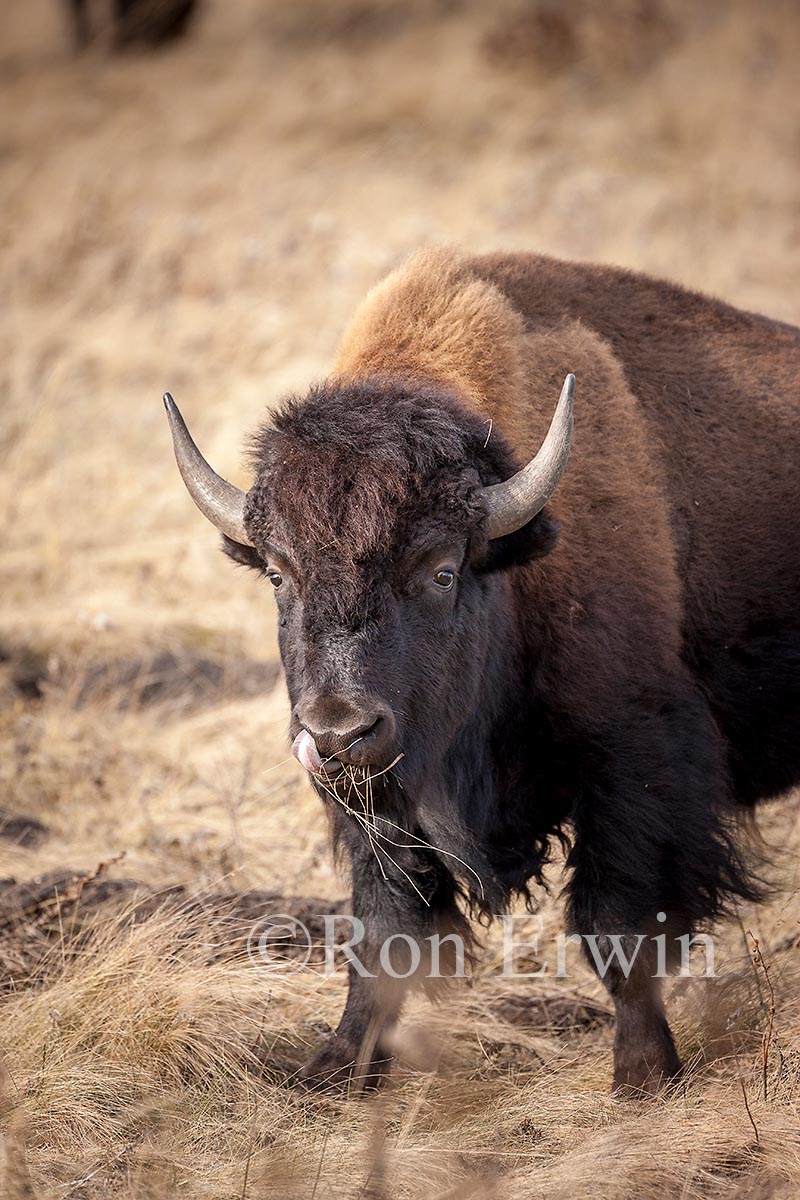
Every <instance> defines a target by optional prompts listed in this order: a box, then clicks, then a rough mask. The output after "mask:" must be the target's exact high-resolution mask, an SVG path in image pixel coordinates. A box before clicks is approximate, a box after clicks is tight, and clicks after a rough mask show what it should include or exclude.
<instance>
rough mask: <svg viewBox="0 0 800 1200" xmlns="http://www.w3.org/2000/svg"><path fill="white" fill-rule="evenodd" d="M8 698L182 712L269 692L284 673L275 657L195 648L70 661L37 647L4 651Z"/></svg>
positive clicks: (0, 663) (0, 655) (0, 658)
mask: <svg viewBox="0 0 800 1200" xmlns="http://www.w3.org/2000/svg"><path fill="white" fill-rule="evenodd" d="M0 666H2V669H3V672H4V684H5V687H4V688H3V687H2V685H0V692H2V691H5V695H6V700H7V701H10V700H13V699H15V698H17V699H22V700H25V701H35V700H40V699H41V698H42V697H43V696H44V694H45V693H46V692H51V693H56V694H61V695H62V696H64V697H65V698H67V699H68V700H69V702H70V703H71V704H73V705H74V706H75V707H77V708H81V707H83V706H85V705H87V704H108V705H111V706H112V707H114V708H115V709H117V710H118V711H130V710H138V709H145V708H151V707H154V706H156V705H163V706H168V707H169V708H170V709H173V710H179V711H181V712H183V711H186V710H187V709H191V708H203V707H209V706H211V705H215V704H220V703H222V702H224V701H225V700H234V699H250V698H252V697H255V696H261V695H264V694H266V693H269V692H270V691H271V690H272V688H273V687H274V686H275V683H276V681H277V679H278V676H279V674H280V667H279V666H278V664H277V663H276V662H259V661H257V660H255V659H250V658H245V657H242V656H225V655H223V654H218V655H214V654H210V653H201V652H198V651H196V650H191V649H178V650H157V651H150V652H145V653H143V654H139V655H121V656H119V657H113V658H109V659H106V660H102V661H98V660H91V661H89V662H88V663H87V662H85V661H84V662H83V663H80V662H75V661H72V662H69V661H66V660H65V659H64V658H63V657H62V656H60V655H59V654H57V653H54V652H50V651H49V650H46V649H39V648H36V647H34V646H5V647H4V648H3V649H2V650H0Z"/></svg>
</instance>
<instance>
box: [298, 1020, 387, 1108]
mask: <svg viewBox="0 0 800 1200" xmlns="http://www.w3.org/2000/svg"><path fill="white" fill-rule="evenodd" d="M391 1064H392V1056H391V1055H390V1054H388V1053H386V1052H384V1051H383V1050H382V1049H381V1047H380V1046H376V1048H375V1049H374V1051H373V1053H372V1055H371V1056H370V1058H369V1059H368V1060H366V1061H365V1060H364V1056H363V1055H362V1054H361V1053H360V1048H359V1047H358V1046H354V1045H353V1043H352V1042H350V1041H349V1040H347V1039H343V1038H339V1037H337V1035H336V1034H334V1035H333V1037H331V1038H330V1039H329V1040H328V1041H327V1042H326V1043H325V1045H324V1046H322V1047H321V1049H319V1050H318V1051H317V1053H316V1054H315V1055H314V1057H313V1058H312V1059H311V1060H310V1061H309V1062H307V1063H306V1065H305V1066H304V1067H301V1069H300V1070H299V1071H298V1073H297V1076H296V1078H297V1082H298V1084H299V1085H300V1086H301V1087H304V1088H308V1089H310V1090H312V1091H316V1092H340V1093H341V1092H344V1093H347V1094H350V1095H355V1094H358V1093H359V1092H363V1091H375V1089H376V1088H378V1087H380V1086H381V1084H382V1083H383V1081H384V1080H385V1079H386V1076H387V1075H388V1073H389V1069H390V1067H391Z"/></svg>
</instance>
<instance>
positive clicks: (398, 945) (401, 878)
mask: <svg viewBox="0 0 800 1200" xmlns="http://www.w3.org/2000/svg"><path fill="white" fill-rule="evenodd" d="M337 816H338V814H337ZM337 837H338V838H339V840H341V841H342V842H343V843H344V844H345V845H346V846H347V849H348V850H349V852H350V861H351V869H352V883H353V900H352V915H353V917H354V918H356V920H357V922H358V923H359V927H363V930H364V936H363V939H362V940H361V941H359V942H358V944H354V945H353V947H352V949H353V953H354V954H355V955H356V957H357V959H358V966H356V965H354V964H353V962H352V960H351V962H350V966H349V985H348V996H347V1003H346V1005H345V1008H344V1012H343V1014H342V1018H341V1020H340V1022H339V1025H338V1027H337V1029H336V1031H335V1032H334V1033H333V1034H332V1035H331V1036H330V1038H329V1039H328V1041H327V1042H326V1043H325V1044H324V1045H323V1046H322V1047H321V1048H320V1050H318V1052H317V1053H316V1054H315V1055H314V1057H313V1058H312V1059H311V1061H310V1062H308V1063H307V1064H306V1065H305V1066H304V1067H303V1068H302V1070H301V1071H300V1073H299V1076H298V1078H299V1080H300V1082H301V1083H303V1084H304V1085H305V1086H307V1087H313V1088H319V1089H325V1090H327V1089H337V1090H341V1089H342V1088H349V1089H350V1090H356V1091H357V1090H359V1089H361V1088H364V1087H375V1086H377V1085H378V1084H379V1083H380V1081H381V1080H382V1078H383V1077H384V1076H385V1075H386V1073H387V1072H388V1070H389V1068H390V1066H391V1061H392V1053H391V1050H390V1049H389V1047H388V1046H387V1042H386V1039H387V1035H388V1034H389V1033H390V1031H391V1029H392V1027H393V1026H394V1025H395V1023H396V1021H397V1019H398V1017H399V1015H400V1011H401V1009H402V1006H403V1002H404V999H405V997H406V995H407V994H408V991H409V989H410V988H412V987H418V988H422V989H424V990H425V991H428V992H433V991H435V990H436V984H437V980H438V981H440V980H441V977H442V976H448V975H452V974H454V973H456V971H457V967H458V959H457V958H456V957H454V953H455V947H456V946H457V945H458V941H457V939H459V938H461V939H462V944H466V942H467V939H468V937H469V933H468V925H467V922H466V921H465V919H464V917H463V916H462V914H461V913H460V912H459V910H458V908H457V906H456V902H455V900H456V897H455V884H454V882H453V880H452V877H451V876H450V875H449V874H448V873H447V872H446V871H445V870H444V868H442V867H441V865H440V864H439V862H438V860H436V859H435V858H434V857H433V856H432V855H429V854H427V853H426V852H423V851H420V850H413V851H412V850H409V849H408V848H405V849H404V848H402V847H401V848H398V847H396V846H393V847H392V859H389V858H388V857H386V858H381V861H380V862H379V861H378V858H377V857H376V852H375V850H374V849H373V847H372V846H370V845H369V844H368V842H367V841H366V838H365V836H364V833H363V830H362V829H361V827H360V826H356V827H355V828H354V827H353V825H352V824H349V823H347V824H344V826H343V828H341V829H340V830H338V831H337ZM423 897H424V899H423ZM437 933H438V934H440V935H441V936H442V938H443V939H444V938H445V937H446V936H447V935H454V938H452V939H451V940H450V942H448V943H446V944H445V945H443V946H442V951H441V960H440V961H438V960H437V961H436V963H435V964H434V965H435V978H432V977H431V960H430V950H431V947H430V942H429V938H430V937H431V936H432V935H433V934H437ZM412 942H413V943H414V945H415V946H416V947H418V950H419V956H418V958H417V954H416V951H414V950H413V949H412V948H411V945H410V943H412ZM382 952H383V953H382ZM448 952H449V953H450V957H448ZM412 960H413V961H412ZM387 964H388V966H389V967H390V968H391V970H390V971H387V969H386V967H387ZM412 967H413V969H412Z"/></svg>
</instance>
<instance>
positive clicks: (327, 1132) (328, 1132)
mask: <svg viewBox="0 0 800 1200" xmlns="http://www.w3.org/2000/svg"><path fill="white" fill-rule="evenodd" d="M330 1136H331V1127H330V1125H329V1126H328V1128H327V1129H326V1130H325V1138H324V1140H323V1143H322V1153H321V1154H320V1156H319V1165H318V1167H317V1177H316V1179H315V1180H314V1190H313V1191H312V1193H311V1200H314V1197H315V1196H316V1194H317V1188H318V1187H319V1181H320V1177H321V1175H322V1164H323V1163H324V1162H325V1151H326V1150H327V1149H328V1138H329V1137H330Z"/></svg>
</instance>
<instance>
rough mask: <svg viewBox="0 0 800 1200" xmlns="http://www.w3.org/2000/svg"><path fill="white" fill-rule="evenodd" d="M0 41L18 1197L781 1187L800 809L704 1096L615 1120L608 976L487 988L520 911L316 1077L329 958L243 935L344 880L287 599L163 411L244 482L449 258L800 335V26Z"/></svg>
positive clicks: (41, 9) (751, 11)
mask: <svg viewBox="0 0 800 1200" xmlns="http://www.w3.org/2000/svg"><path fill="white" fill-rule="evenodd" d="M0 22H2V47H1V48H0V89H1V90H0V112H1V113H2V117H0V123H1V124H0V139H1V142H2V174H0V196H1V197H2V213H3V225H2V231H0V238H1V239H2V258H3V273H2V276H3V293H2V294H3V302H2V311H1V312H0V388H1V389H2V392H1V394H2V434H1V436H2V444H3V447H4V459H3V471H2V475H0V504H1V505H2V508H3V510H4V519H3V546H2V561H1V562H0V573H1V574H0V578H1V579H2V587H1V591H0V637H1V638H2V643H1V645H0V652H1V655H2V662H0V789H2V790H1V791H0V808H1V809H2V810H3V811H4V817H3V821H2V822H0V860H1V861H0V876H4V877H5V879H4V881H3V883H2V902H1V903H0V964H2V974H3V979H2V986H1V990H0V1043H1V1044H2V1097H1V1098H0V1107H1V1108H2V1120H3V1124H4V1126H5V1130H6V1140H5V1152H4V1154H5V1157H4V1167H3V1171H4V1174H3V1176H2V1189H3V1190H2V1195H4V1196H8V1197H9V1198H11V1200H23V1198H24V1200H33V1198H38V1200H57V1198H58V1200H60V1198H66V1197H74V1198H82V1200H94V1198H95V1197H101V1196H110V1195H114V1196H121V1197H137V1198H141V1200H145V1198H147V1200H149V1198H156V1197H171V1196H188V1197H192V1198H195V1197H196V1198H198V1200H200V1198H206V1197H208V1198H211V1197H214V1198H217V1200H222V1198H223V1197H225V1198H234V1197H239V1198H245V1197H249V1198H250V1200H256V1198H257V1197H268V1196H276V1197H308V1198H309V1200H311V1198H312V1197H316V1198H317V1200H323V1198H325V1197H348V1198H351V1200H356V1198H358V1197H363V1198H366V1197H372V1198H373V1200H375V1198H378V1197H381V1198H384V1197H385V1198H388V1197H392V1198H395V1197H397V1198H402V1197H415V1198H417V1197H418V1198H421V1200H435V1198H438V1200H444V1197H467V1196H472V1197H483V1198H488V1197H497V1198H500V1197H502V1198H508V1200H515V1198H519V1200H522V1198H527V1197H533V1196H536V1197H547V1198H548V1200H550V1198H555V1197H559V1198H560V1197H563V1198H564V1200H567V1198H569V1200H572V1198H579V1200H580V1198H584V1197H587V1198H588V1197H590V1196H591V1197H602V1198H605V1200H618V1198H619V1200H621V1198H622V1197H653V1198H655V1197H675V1198H676V1200H677V1198H678V1197H680V1198H681V1200H688V1198H694V1197H701V1196H702V1197H706V1196H708V1197H710V1196H725V1197H773V1196H774V1197H786V1198H788V1197H793V1196H796V1195H797V1194H798V1190H800V1119H798V1104H799V1103H800V1018H799V1017H798V1007H799V1002H800V968H799V966H798V963H799V958H798V938H799V937H800V896H799V894H798V886H799V885H798V871H797V861H798V859H797V852H798V849H800V827H799V826H798V820H797V804H796V797H795V798H794V800H792V799H791V798H790V799H789V800H788V801H783V802H781V803H779V804H774V805H771V806H769V808H768V809H767V810H766V811H765V812H764V814H763V818H762V827H763V829H764V832H765V836H766V837H767V839H768V840H769V841H770V842H772V843H773V844H775V845H776V846H779V847H781V848H783V849H784V850H785V851H786V853H785V854H784V855H783V857H782V858H781V860H780V864H779V867H778V869H777V875H778V878H779V880H780V886H779V888H778V891H777V893H776V895H775V898H774V899H773V901H772V902H771V903H770V904H769V905H767V906H766V907H764V908H762V909H760V910H758V911H743V912H742V913H741V924H737V923H733V924H731V925H730V926H728V927H726V928H725V929H723V930H721V931H720V934H719V940H718V970H719V972H720V976H721V977H720V978H719V979H718V980H717V981H715V982H710V983H707V984H704V983H692V984H691V985H690V986H688V987H686V988H684V989H683V990H682V991H680V990H679V989H677V990H676V994H675V995H673V998H672V1000H671V1002H670V1003H671V1011H672V1014H673V1017H674V1022H675V1027H676V1030H677V1033H678V1037H679V1045H680V1048H681V1050H682V1053H683V1056H684V1058H685V1059H686V1060H687V1061H688V1062H689V1064H690V1069H689V1072H688V1074H687V1077H686V1080H685V1081H684V1083H683V1084H682V1085H681V1086H680V1087H679V1088H678V1089H676V1091H675V1092H674V1094H671V1095H668V1096H665V1097H663V1098H661V1099H659V1100H656V1101H653V1102H650V1103H646V1104H641V1105H639V1104H632V1103H627V1104H626V1103H618V1102H616V1101H614V1100H612V1098H611V1097H610V1096H609V1094H608V1083H609V1076H610V1042H611V1036H612V1035H611V1029H610V1024H609V1020H608V1012H607V1009H606V1006H605V1001H604V999H603V995H602V990H601V989H600V988H599V987H598V986H597V984H596V983H595V982H594V981H593V980H592V979H591V978H590V977H589V976H588V974H587V973H586V972H585V971H584V970H583V969H582V968H580V967H577V968H576V971H577V974H576V977H575V978H574V979H572V980H571V981H569V982H568V984H562V985H560V986H557V985H556V983H555V981H553V982H545V983H542V982H541V981H540V982H525V981H524V980H503V979H501V978H500V977H499V976H498V974H497V951H498V944H499V943H498V938H497V935H496V933H490V934H489V935H488V936H487V946H488V950H487V956H486V959H485V960H484V962H483V963H482V964H481V966H480V969H479V971H478V975H477V978H476V980H475V983H474V986H473V987H472V988H471V989H469V990H467V989H464V990H463V991H462V992H460V993H459V994H457V995H454V996H453V997H452V998H451V999H450V1000H449V1001H448V1002H447V1003H445V1004H444V1005H442V1006H441V1007H440V1008H439V1009H437V1010H436V1011H431V1010H430V1009H427V1008H425V1007H423V1006H419V1007H413V1008H412V1010H411V1011H410V1014H409V1019H408V1021H407V1022H406V1024H405V1026H404V1029H403V1033H402V1037H401V1042H402V1045H401V1047H400V1049H401V1051H402V1053H403V1055H404V1065H403V1066H402V1067H401V1069H400V1070H399V1071H398V1072H397V1075H396V1078H395V1082H394V1084H393V1086H392V1087H391V1088H390V1089H389V1090H388V1091H387V1092H386V1093H385V1094H384V1095H383V1096H381V1097H380V1099H379V1100H377V1101H370V1102H365V1101H363V1100H360V1101H355V1100H351V1101H349V1102H348V1101H342V1100H334V1099H327V1098H316V1097H309V1096H306V1095H303V1094H300V1093H299V1092H297V1091H296V1090H294V1089H293V1088H292V1087H291V1086H288V1085H287V1080H288V1079H290V1077H291V1073H292V1071H293V1070H294V1068H295V1066H296V1065H297V1064H298V1063H299V1061H300V1060H301V1059H302V1057H303V1055H304V1053H306V1052H307V1049H308V1047H309V1046H311V1045H313V1044H314V1043H316V1042H317V1041H318V1039H319V1038H320V1036H321V1035H322V1033H323V1032H324V1027H325V1024H326V1023H335V1020H336V1018H337V1015H338V1011H339V1009H340V1005H341V1003H342V999H343V986H342V981H341V979H335V980H332V981H325V980H324V979H323V978H322V976H321V974H320V972H319V969H318V968H317V967H316V966H313V965H312V966H311V967H309V968H307V969H306V970H304V971H301V972H299V973H295V974H280V973H276V972H269V971H267V970H266V969H257V968H256V967H254V966H253V965H251V964H250V962H249V961H248V959H247V956H246V955H245V954H244V952H243V931H244V930H245V929H246V927H247V926H248V924H249V923H250V922H251V920H252V918H253V914H254V913H257V912H258V911H260V909H261V907H267V908H274V907H275V906H276V904H277V903H278V901H276V900H275V895H264V894H263V893H264V892H267V893H273V894H277V896H278V897H279V898H280V901H279V903H280V906H281V907H284V908H285V907H289V908H291V909H292V911H298V912H304V913H309V912H310V913H312V915H313V913H315V912H316V913H318V912H319V911H320V905H323V906H324V905H327V904H328V903H329V902H331V901H332V900H335V899H337V898H341V897H343V896H344V895H346V885H345V883H344V882H343V881H341V880H339V879H337V878H336V876H335V875H334V873H333V869H332V867H331V864H330V861H329V857H328V854H327V848H326V833H325V828H324V821H323V817H322V814H321V812H320V811H319V806H318V804H317V803H316V801H315V800H314V799H313V797H312V796H311V794H310V790H309V789H308V787H307V785H306V784H305V782H304V780H303V779H302V778H300V771H299V769H298V768H297V766H296V764H294V762H293V761H291V760H290V759H288V750H287V745H286V739H285V725H286V706H285V701H284V696H283V691H282V687H281V685H280V682H279V681H278V682H277V683H276V680H277V669H276V651H275V642H274V635H273V630H272V614H271V611H270V609H271V599H270V597H269V596H268V595H266V594H265V592H264V587H263V585H261V584H259V582H258V581H256V580H255V579H254V578H251V577H250V576H247V575H245V574H243V573H241V572H240V573H236V572H234V571H233V569H232V568H231V566H230V565H229V564H227V563H226V562H225V561H223V559H222V557H221V556H220V554H219V552H218V550H217V547H216V539H215V537H214V535H213V533H212V531H211V530H210V528H209V527H208V526H207V525H206V524H205V523H204V522H203V521H202V519H201V518H200V517H199V516H198V514H197V513H196V512H195V511H194V509H193V508H192V507H191V505H190V503H189V501H188V499H187V497H186V495H185V493H184V491H183V489H182V487H181V485H180V483H179V481H178V478H177V474H176V471H175V469H174V466H173V463H172V460H171V451H170V447H169V442H168V435H167V429H166V424H165V421H164V417H163V412H162V410H161V405H160V402H159V396H160V393H161V392H162V391H163V390H164V388H166V387H169V388H170V389H171V390H172V391H173V392H174V394H175V396H176V398H177V399H178V400H179V402H181V403H182V404H183V406H184V409H185V411H186V412H187V414H188V415H189V416H190V418H191V423H192V426H193V429H194V430H195V432H196V434H197V436H198V439H199V440H200V442H201V445H202V446H203V447H204V449H205V450H206V452H207V453H208V455H209V457H210V458H211V460H212V461H213V462H214V463H215V464H216V465H217V466H218V468H219V469H221V470H223V471H225V472H226V473H228V474H232V475H233V477H234V478H235V479H236V480H237V482H239V483H242V484H243V483H245V481H246V476H245V475H244V474H243V473H242V472H241V470H240V469H238V467H237V464H238V463H239V462H240V445H241V438H242V435H243V433H244V432H245V431H246V430H248V429H250V428H252V427H253V425H254V424H255V423H256V421H257V420H258V419H259V417H260V416H261V414H262V412H263V411H264V406H265V405H268V404H270V403H272V402H273V401H274V400H275V399H276V398H277V397H279V396H281V395H282V394H284V393H286V391H287V390H291V389H300V388H303V387H304V386H305V384H306V383H307V382H308V381H309V380H310V379H312V378H314V377H318V376H320V375H321V374H322V373H323V372H324V371H325V369H326V365H327V363H328V362H329V359H330V355H331V353H332V350H333V348H334V345H335V342H336V338H337V335H338V333H339V331H340V329H341V326H342V324H343V322H344V320H345V319H346V316H347V314H348V312H349V310H350V309H351V307H352V306H353V305H354V303H355V302H356V300H357V299H358V298H359V297H360V295H361V294H362V293H363V291H364V289H365V287H366V286H367V285H369V284H370V283H371V282H372V281H374V280H375V279H376V278H377V277H378V276H379V275H380V274H381V273H382V272H383V271H385V270H386V269H387V268H389V267H391V266H392V265H394V264H395V263H396V262H397V261H399V259H400V258H401V257H402V256H403V255H405V254H406V253H407V252H408V251H409V250H411V249H412V248H413V247H416V246H418V245H419V244H421V243H429V242H433V241H443V240H448V241H456V242H462V243H466V244H468V245H470V246H474V247H476V248H486V249H489V248H492V247H498V246H504V247H510V248H516V247H519V248H522V247H525V248H539V249H543V250H547V251H551V252H554V253H557V254H561V255H566V256H572V257H585V258H592V259H598V260H600V259H603V260H609V261H614V262H619V263H623V264H626V265H629V266H633V267H639V268H645V269H648V270H650V271H652V272H654V273H661V274H667V275H670V276H672V277H673V278H677V279H679V280H681V281H683V282H686V283H689V284H691V285H695V286H698V287H701V288H704V289H706V290H709V291H713V292H715V293H718V294H721V295H723V296H724V297H726V298H728V299H730V300H732V301H733V302H736V303H739V304H741V305H743V306H748V307H753V308H759V309H762V310H765V311H767V312H769V313H771V314H774V315H776V316H779V317H783V318H784V319H787V320H790V321H791V320H793V321H795V322H800V203H798V200H799V199H800V141H798V129H800V120H799V119H798V118H800V89H798V87H797V77H796V71H797V62H798V58H799V56H800V19H798V17H797V13H796V8H795V6H794V5H793V4H791V3H789V2H787V3H786V4H780V3H777V2H775V0H772V2H767V3H763V4H761V5H758V6H756V5H754V4H745V3H733V2H727V3H722V2H721V0H720V2H719V3H713V2H709V3H703V4H691V3H689V0H686V2H685V3H683V2H681V0H663V2H659V0H650V2H649V3H648V2H646V0H638V2H636V0H615V2H613V3H609V4H605V5H594V4H591V3H590V2H589V0H585V2H581V0H574V2H572V3H564V4H559V5H545V4H541V3H539V4H537V3H533V2H530V3H527V4H524V3H522V2H521V0H514V2H512V0H506V2H504V3H502V4H499V5H491V6H488V5H487V6H482V5H479V4H478V3H477V2H475V3H468V2H467V0H448V2H445V0H438V2H433V0H432V2H430V3H425V2H424V0H417V2H416V3H411V4H403V3H400V0H382V2H378V0H360V2H359V0H336V2H335V3H333V2H331V0H328V2H324V0H298V2H297V3H295V4H293V5H291V6H290V5H284V4H280V3H278V0H262V2H261V3H257V2H256V0H237V2H236V3H233V2H231V3H228V4H225V3H223V2H222V0H216V2H215V3H211V2H209V3H208V5H207V10H206V13H205V15H204V18H203V20H202V21H201V22H200V25H199V27H198V29H197V31H196V34H195V35H194V36H193V37H192V38H191V39H190V40H189V41H188V42H187V43H186V44H185V45H182V46H180V47H178V48H176V49H174V50H172V51H170V52H169V53H168V54H163V55H154V56H151V57H147V58H144V57H131V58H127V59H125V60H117V61H115V60H113V59H109V58H108V57H107V56H105V55H104V54H103V53H102V52H101V51H100V50H97V51H96V52H94V53H92V54H90V55H89V56H88V57H86V58H84V59H82V60H80V61H76V60H74V59H71V58H70V57H69V55H68V54H67V53H66V52H65V42H64V38H63V30H62V28H61V25H60V22H59V9H58V7H57V6H56V5H55V4H53V5H51V4H50V3H49V2H46V0H6V3H5V4H4V6H3V14H2V17H0ZM37 822H38V825H37ZM120 855H124V857H123V858H120V857H119V856H120ZM101 864H102V866H101ZM555 878H556V879H557V873H556V875H555ZM14 881H16V883H14ZM253 893H255V894H253ZM314 897H316V898H319V899H317V900H314V899H313V898H314ZM309 898H312V899H309ZM543 911H544V919H545V925H546V928H547V929H548V930H551V931H555V930H557V929H558V928H559V922H560V916H559V912H560V910H559V906H558V903H557V900H555V899H549V900H547V901H546V903H545V905H544V909H543ZM747 929H751V930H752V931H753V932H754V934H755V935H756V937H757V938H758V939H759V942H760V945H761V947H762V950H763V955H764V962H765V964H766V966H767V967H768V969H769V972H770V976H771V980H772V983H773V985H774V990H775V1001H776V1009H775V1014H774V1023H773V1031H772V1036H771V1040H770V1044H769V1047H768V1054H767V1061H766V1067H765V1068H764V1066H763V1064H762V1035H763V1034H764V1032H765V1030H766V1029H767V1025H768V1022H769V990H768V987H767V980H766V976H765V973H764V970H763V967H762V966H761V965H754V964H753V962H752V961H751V958H750V954H749V949H748V944H747V939H746V937H745V930H747Z"/></svg>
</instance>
